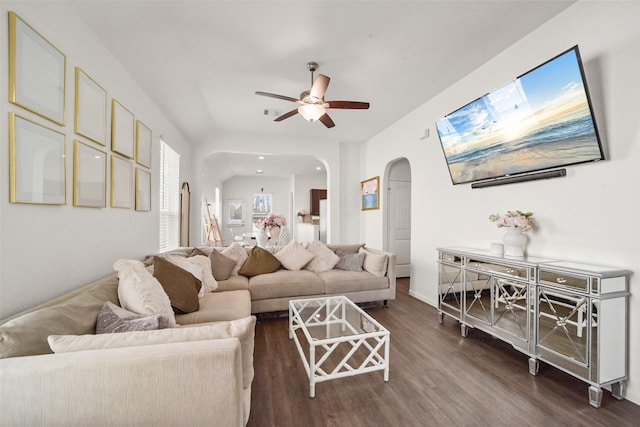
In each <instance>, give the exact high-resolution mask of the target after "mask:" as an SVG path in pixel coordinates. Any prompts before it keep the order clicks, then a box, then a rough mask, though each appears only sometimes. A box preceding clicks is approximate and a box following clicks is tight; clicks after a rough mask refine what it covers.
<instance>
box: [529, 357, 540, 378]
mask: <svg viewBox="0 0 640 427" xmlns="http://www.w3.org/2000/svg"><path fill="white" fill-rule="evenodd" d="M539 369H540V362H539V361H538V359H536V358H535V357H530V358H529V373H530V374H531V375H534V376H535V375H538V371H539Z"/></svg>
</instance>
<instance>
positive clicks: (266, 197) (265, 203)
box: [253, 193, 272, 215]
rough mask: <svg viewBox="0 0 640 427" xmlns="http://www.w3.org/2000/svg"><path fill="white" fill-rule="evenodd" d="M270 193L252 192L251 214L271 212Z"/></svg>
mask: <svg viewBox="0 0 640 427" xmlns="http://www.w3.org/2000/svg"><path fill="white" fill-rule="evenodd" d="M271 201H272V198H271V194H264V193H260V194H254V195H253V214H254V215H266V214H268V213H271Z"/></svg>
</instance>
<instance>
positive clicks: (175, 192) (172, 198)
mask: <svg viewBox="0 0 640 427" xmlns="http://www.w3.org/2000/svg"><path fill="white" fill-rule="evenodd" d="M179 242H180V155H179V154H178V153H176V152H175V151H173V149H172V148H171V147H169V146H168V145H167V144H165V143H164V142H163V141H160V252H166V251H169V250H171V249H176V248H177V247H178V246H179V245H180V243H179Z"/></svg>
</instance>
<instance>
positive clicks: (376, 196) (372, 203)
mask: <svg viewBox="0 0 640 427" xmlns="http://www.w3.org/2000/svg"><path fill="white" fill-rule="evenodd" d="M360 199H361V210H363V211H367V210H371V209H380V177H379V176H376V177H374V178H369V179H367V180H364V181H361V182H360Z"/></svg>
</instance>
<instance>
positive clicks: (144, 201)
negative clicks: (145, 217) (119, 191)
mask: <svg viewBox="0 0 640 427" xmlns="http://www.w3.org/2000/svg"><path fill="white" fill-rule="evenodd" d="M136 210H137V211H141V212H149V211H150V210H151V173H150V172H147V171H145V170H142V169H140V168H136Z"/></svg>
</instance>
